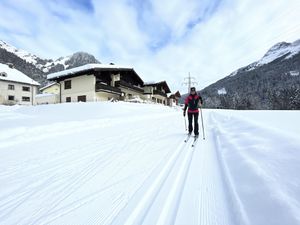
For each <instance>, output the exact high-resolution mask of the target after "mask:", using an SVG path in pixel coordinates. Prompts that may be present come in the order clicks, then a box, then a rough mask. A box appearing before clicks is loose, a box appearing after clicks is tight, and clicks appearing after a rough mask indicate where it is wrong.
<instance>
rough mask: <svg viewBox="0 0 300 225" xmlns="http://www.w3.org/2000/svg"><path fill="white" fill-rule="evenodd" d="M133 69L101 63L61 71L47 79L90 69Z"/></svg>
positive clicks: (48, 76) (51, 74)
mask: <svg viewBox="0 0 300 225" xmlns="http://www.w3.org/2000/svg"><path fill="white" fill-rule="evenodd" d="M103 68H105V69H133V68H132V67H128V66H117V65H111V64H107V65H105V64H99V63H90V64H86V65H83V66H79V67H75V68H72V69H67V70H63V71H59V72H56V73H50V74H48V75H47V79H53V78H57V77H64V76H67V75H70V74H74V73H77V72H80V71H85V70H89V69H103Z"/></svg>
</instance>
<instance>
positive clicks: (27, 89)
mask: <svg viewBox="0 0 300 225" xmlns="http://www.w3.org/2000/svg"><path fill="white" fill-rule="evenodd" d="M22 90H23V91H30V87H26V86H23V87H22Z"/></svg>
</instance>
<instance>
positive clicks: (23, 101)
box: [0, 63, 40, 105]
mask: <svg viewBox="0 0 300 225" xmlns="http://www.w3.org/2000/svg"><path fill="white" fill-rule="evenodd" d="M39 85H40V84H39V83H38V82H36V81H34V80H33V79H31V78H30V77H28V76H26V75H25V74H24V73H22V72H20V71H19V70H17V69H15V68H14V66H13V65H12V64H9V65H6V64H1V63H0V104H4V105H15V104H19V105H35V104H36V100H35V95H36V93H37V88H38V86H39Z"/></svg>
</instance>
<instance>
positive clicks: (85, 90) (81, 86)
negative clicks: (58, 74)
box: [60, 75, 96, 102]
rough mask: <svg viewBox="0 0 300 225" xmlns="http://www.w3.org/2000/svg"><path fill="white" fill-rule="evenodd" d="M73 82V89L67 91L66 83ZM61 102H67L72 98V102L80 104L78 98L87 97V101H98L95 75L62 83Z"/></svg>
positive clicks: (74, 78) (79, 77)
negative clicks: (68, 98) (67, 99)
mask: <svg viewBox="0 0 300 225" xmlns="http://www.w3.org/2000/svg"><path fill="white" fill-rule="evenodd" d="M67 80H71V89H65V81H67ZM60 84H61V100H62V102H66V98H67V97H71V102H78V100H77V98H78V96H82V95H85V96H86V101H88V102H90V101H96V93H95V85H96V78H95V76H93V75H83V76H78V77H73V78H70V79H66V80H64V81H61V82H60Z"/></svg>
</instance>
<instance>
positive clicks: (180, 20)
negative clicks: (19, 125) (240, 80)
mask: <svg viewBox="0 0 300 225" xmlns="http://www.w3.org/2000/svg"><path fill="white" fill-rule="evenodd" d="M0 12H1V16H0V39H1V40H3V41H5V42H7V43H9V44H11V45H14V46H15V47H17V48H21V49H24V50H26V51H28V52H30V53H34V54H36V55H38V56H40V57H42V58H53V59H57V58H59V57H61V56H67V55H71V54H73V53H74V52H77V51H85V52H88V53H91V54H93V55H94V56H95V57H96V58H97V59H98V60H99V61H101V62H102V63H110V62H114V63H115V64H119V65H126V66H132V67H133V68H134V69H135V70H136V72H137V73H138V74H139V75H140V76H141V78H142V79H143V80H144V81H161V80H166V81H167V82H168V84H169V86H170V88H171V90H172V91H173V92H175V91H176V90H180V91H181V92H186V89H187V88H186V87H185V86H184V85H182V83H183V82H184V78H185V77H187V76H188V74H189V73H190V74H191V76H192V77H195V78H196V81H197V82H198V84H197V85H195V86H196V87H197V89H202V88H204V87H205V86H207V85H209V84H211V83H214V82H215V81H217V80H218V79H221V78H223V77H225V76H227V75H229V74H230V73H231V72H233V71H234V70H236V69H238V68H239V67H242V66H245V65H247V64H250V63H252V62H254V61H256V60H258V59H260V58H261V57H262V56H263V55H264V53H265V52H266V51H267V50H268V49H269V48H270V47H271V46H272V45H274V44H276V43H277V42H281V41H286V42H293V41H295V40H297V39H300V22H299V21H300V0H94V1H93V0H47V1H44V0H0Z"/></svg>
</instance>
